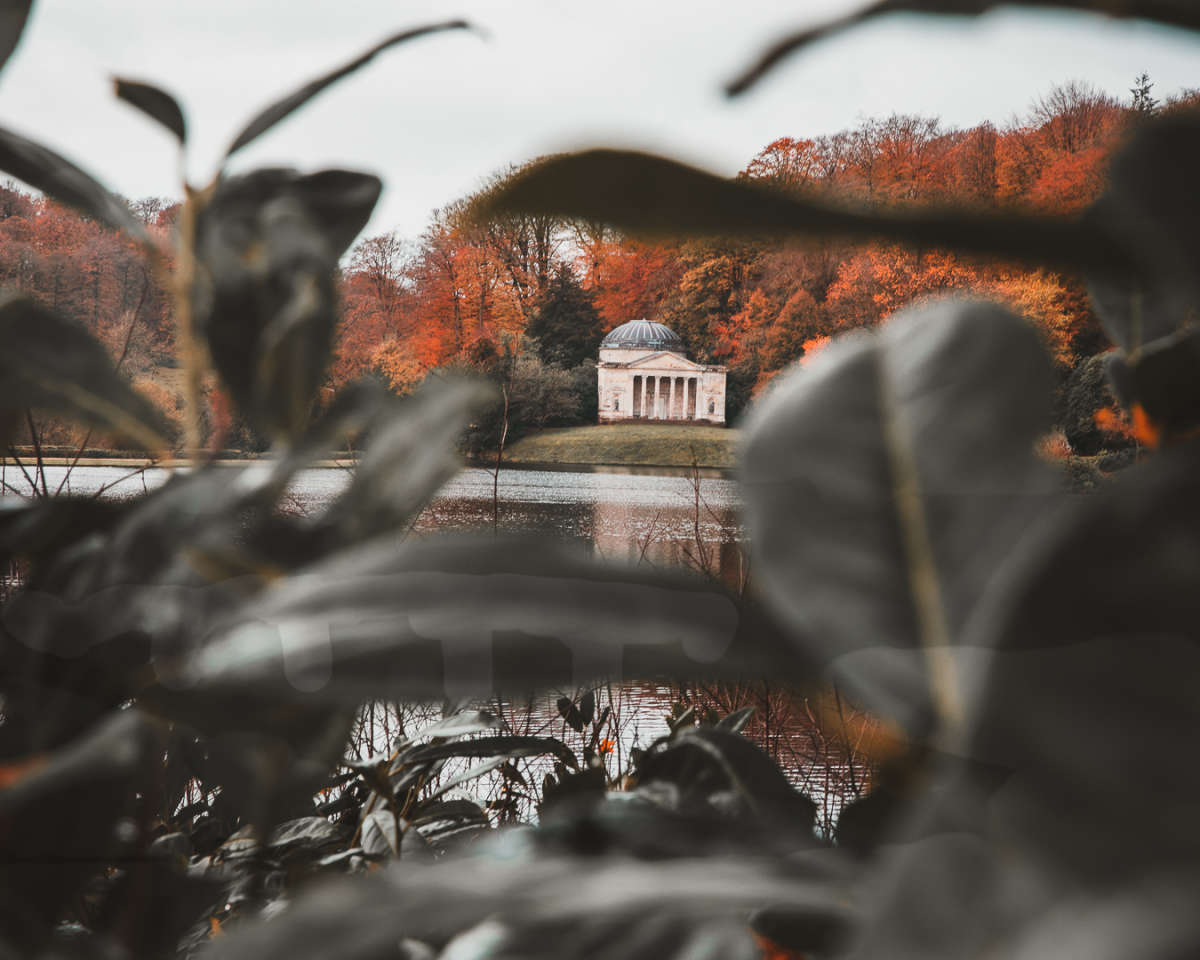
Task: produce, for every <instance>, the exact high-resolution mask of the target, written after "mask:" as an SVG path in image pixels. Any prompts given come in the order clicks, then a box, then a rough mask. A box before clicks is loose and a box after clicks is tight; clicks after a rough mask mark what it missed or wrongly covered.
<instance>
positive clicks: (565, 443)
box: [504, 424, 738, 467]
mask: <svg viewBox="0 0 1200 960" xmlns="http://www.w3.org/2000/svg"><path fill="white" fill-rule="evenodd" d="M737 442H738V431H736V430H730V429H726V428H724V427H697V426H686V427H685V426H677V425H674V426H673V425H669V424H661V425H650V424H620V425H609V424H606V425H603V426H589V427H564V428H561V429H557V430H544V431H542V432H541V433H535V434H533V435H531V436H528V437H524V438H523V439H521V440H519V441H518V442H517V443H515V444H513V445H512V446H511V447H509V448H508V449H507V450H506V451H505V452H504V459H505V460H507V461H509V462H510V463H596V464H605V463H608V464H620V465H623V466H634V465H642V466H656V467H689V466H691V464H692V457H693V455H694V456H695V458H696V461H697V462H698V463H699V464H700V466H702V467H732V466H734V464H735V453H736V451H735V448H736V446H737Z"/></svg>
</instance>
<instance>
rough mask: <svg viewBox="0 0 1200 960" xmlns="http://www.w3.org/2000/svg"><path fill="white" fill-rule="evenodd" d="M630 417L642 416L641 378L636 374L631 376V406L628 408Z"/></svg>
mask: <svg viewBox="0 0 1200 960" xmlns="http://www.w3.org/2000/svg"><path fill="white" fill-rule="evenodd" d="M629 415H630V416H631V417H640V416H641V415H642V378H641V377H640V376H638V375H637V374H636V373H635V374H634V375H633V405H632V406H631V407H630V408H629Z"/></svg>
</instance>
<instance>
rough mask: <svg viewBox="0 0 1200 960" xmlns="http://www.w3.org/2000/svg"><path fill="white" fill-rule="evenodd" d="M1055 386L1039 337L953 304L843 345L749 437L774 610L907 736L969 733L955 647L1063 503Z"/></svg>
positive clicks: (1007, 318)
mask: <svg viewBox="0 0 1200 960" xmlns="http://www.w3.org/2000/svg"><path fill="white" fill-rule="evenodd" d="M1014 370H1019V371H1020V372H1021V373H1020V375H1019V376H1013V375H1012V373H1011V371H1014ZM1053 384H1054V372H1053V368H1052V367H1051V364H1050V361H1049V358H1048V357H1047V355H1046V353H1045V351H1044V349H1043V348H1042V345H1041V343H1040V342H1039V338H1038V336H1037V334H1036V333H1035V332H1034V330H1033V328H1032V327H1031V326H1030V325H1028V324H1027V323H1025V322H1024V321H1022V320H1020V319H1019V318H1017V317H1015V316H1013V315H1012V314H1010V313H1008V312H1007V311H1006V310H1004V309H1002V308H1001V307H998V306H996V305H993V304H988V303H982V302H970V301H958V300H948V301H942V302H940V303H936V304H934V305H930V306H925V307H919V308H910V309H909V310H907V311H904V312H902V313H900V314H897V315H896V316H894V317H893V318H892V319H891V320H889V321H888V322H887V323H886V324H884V325H883V326H881V327H879V328H877V329H876V330H873V331H862V332H859V333H856V334H851V335H847V336H844V337H842V338H839V339H838V340H836V341H835V342H834V343H833V344H831V345H830V346H829V347H828V348H827V349H826V350H824V351H822V353H821V354H820V355H819V356H818V357H817V358H816V359H814V360H813V361H812V362H811V363H810V364H808V365H807V366H806V367H805V368H803V369H799V370H797V371H795V372H794V373H792V374H791V375H790V376H789V377H788V378H787V379H786V380H784V381H783V382H782V383H781V384H780V385H779V386H778V388H777V389H775V390H774V391H772V392H771V393H770V394H769V395H768V396H767V397H766V399H765V400H764V402H763V403H762V404H760V405H759V406H758V407H757V408H756V409H755V411H754V412H753V414H752V417H751V420H750V422H749V424H748V425H747V427H746V442H745V466H744V490H745V500H746V518H747V525H748V527H749V530H750V533H751V539H752V542H753V543H754V546H755V549H756V550H757V552H758V558H757V561H756V562H757V564H758V566H757V569H758V571H759V578H760V579H759V585H760V587H761V588H762V589H763V590H764V592H765V595H766V598H767V600H768V601H769V602H770V603H771V605H772V606H773V608H774V610H775V612H776V613H777V615H778V616H779V617H780V618H781V620H782V622H784V623H785V624H787V625H788V626H789V627H790V628H791V630H792V635H793V638H794V639H795V641H797V642H799V643H802V644H804V645H805V646H806V647H807V648H808V649H809V650H811V651H813V652H814V653H815V654H816V655H817V657H818V659H819V660H820V661H821V662H824V663H827V664H830V665H831V667H832V669H833V671H834V673H835V676H838V677H842V678H844V679H845V680H846V681H847V682H848V683H849V684H851V685H852V686H853V687H854V689H855V691H856V694H857V696H858V697H859V698H860V702H863V703H864V704H866V705H869V706H870V707H872V708H874V709H877V710H880V711H882V712H883V713H884V714H885V715H888V716H891V717H893V718H895V719H898V720H900V721H901V722H902V723H903V724H904V726H905V727H906V728H907V729H909V730H910V731H913V732H914V733H917V734H924V733H927V732H928V723H929V722H930V721H931V719H932V717H931V716H930V714H929V712H928V711H929V710H930V708H931V707H933V706H936V709H937V711H938V713H939V714H940V715H941V717H942V718H943V719H945V720H949V721H951V722H956V721H960V720H961V719H962V709H963V706H964V702H963V693H962V689H961V684H962V682H963V678H962V677H960V676H958V674H957V673H956V670H957V666H956V657H957V655H956V654H955V653H954V651H953V649H952V647H951V645H952V644H953V643H955V642H956V641H957V640H959V639H960V633H961V630H962V627H963V625H964V623H965V622H966V620H967V618H968V616H969V615H970V614H971V611H972V610H973V608H974V606H975V604H976V603H977V601H978V600H979V598H980V597H981V596H982V594H983V592H984V590H985V588H986V587H987V586H988V583H989V581H990V580H991V578H992V576H993V575H994V572H995V568H996V566H997V564H998V563H999V562H1000V561H1001V560H1002V559H1003V558H1004V557H1005V556H1007V555H1008V554H1009V553H1010V552H1012V551H1013V550H1014V549H1015V548H1016V546H1017V544H1018V543H1019V541H1020V540H1021V538H1022V536H1023V535H1024V534H1025V533H1026V531H1027V530H1028V529H1029V527H1030V525H1031V524H1033V523H1034V522H1035V521H1036V520H1037V519H1038V518H1039V517H1040V516H1041V515H1042V512H1043V511H1044V510H1046V509H1048V507H1049V505H1051V504H1053V503H1054V502H1055V501H1054V492H1055V491H1056V489H1057V478H1056V477H1054V475H1053V473H1052V472H1051V471H1050V468H1049V467H1047V466H1046V465H1045V464H1043V463H1041V462H1040V461H1038V460H1037V459H1036V458H1035V457H1034V454H1033V444H1034V441H1035V439H1036V438H1037V437H1038V436H1039V435H1040V434H1041V433H1043V432H1044V431H1045V430H1047V429H1048V428H1049V426H1050V422H1051V391H1052V388H1053ZM931 687H932V689H931ZM931 696H932V698H933V699H932V701H931V699H930V697H931Z"/></svg>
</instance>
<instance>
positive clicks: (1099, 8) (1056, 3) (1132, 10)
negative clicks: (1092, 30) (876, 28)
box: [725, 0, 1200, 96]
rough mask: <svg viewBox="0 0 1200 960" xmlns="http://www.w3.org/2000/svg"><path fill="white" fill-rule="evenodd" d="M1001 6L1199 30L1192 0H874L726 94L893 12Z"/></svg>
mask: <svg viewBox="0 0 1200 960" xmlns="http://www.w3.org/2000/svg"><path fill="white" fill-rule="evenodd" d="M1000 7H1028V8H1043V9H1060V10H1079V11H1084V12H1089V11H1095V12H1098V13H1105V14H1108V15H1109V16H1111V17H1121V18H1128V17H1132V18H1137V19H1141V20H1156V21H1158V22H1160V23H1167V24H1171V25H1172V26H1176V27H1188V28H1190V29H1193V30H1197V29H1200V10H1198V9H1197V7H1196V5H1195V4H1194V3H1192V2H1191V0H949V2H948V0H877V2H876V3H872V4H869V5H868V6H865V7H863V8H862V9H860V10H857V11H855V12H853V13H849V14H846V15H845V16H842V17H839V18H837V19H836V20H831V21H828V22H825V23H820V24H818V25H817V26H815V27H809V28H806V29H804V30H801V31H799V32H797V33H793V34H789V35H788V36H786V37H784V38H783V39H781V40H778V41H776V42H775V43H773V44H771V46H769V47H768V48H767V49H766V50H765V51H764V52H763V53H762V54H761V55H760V56H759V58H758V59H757V60H756V61H755V62H754V64H753V65H752V66H750V67H749V68H748V69H746V70H745V71H744V72H742V73H741V74H739V75H738V76H737V77H736V78H735V79H734V80H731V81H730V82H729V84H728V85H727V86H726V88H725V90H726V92H727V93H728V94H730V95H731V96H736V95H738V94H741V93H745V92H746V91H747V90H748V89H750V87H752V86H754V85H755V84H756V83H757V82H758V81H759V80H761V79H762V77H763V76H764V75H765V74H767V73H769V72H770V71H771V70H772V69H773V68H774V67H775V66H777V65H778V64H779V63H780V61H782V60H783V59H785V58H786V57H787V56H789V55H790V54H792V53H796V52H797V51H799V50H801V49H803V48H804V47H807V46H809V45H811V44H813V43H816V42H818V41H820V40H824V39H825V38H827V37H830V36H834V35H836V34H839V33H841V32H842V31H844V30H848V29H850V28H852V27H856V26H858V25H859V24H862V23H866V22H868V21H870V20H874V19H876V18H877V17H884V16H888V15H891V14H897V13H929V14H938V15H943V16H946V15H949V16H965V17H977V16H980V15H982V14H985V13H988V12H990V11H992V10H995V9H998V8H1000Z"/></svg>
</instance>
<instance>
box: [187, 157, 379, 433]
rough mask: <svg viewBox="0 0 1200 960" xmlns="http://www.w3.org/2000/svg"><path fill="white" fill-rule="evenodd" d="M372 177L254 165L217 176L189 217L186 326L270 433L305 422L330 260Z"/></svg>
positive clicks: (331, 280) (366, 207)
mask: <svg viewBox="0 0 1200 960" xmlns="http://www.w3.org/2000/svg"><path fill="white" fill-rule="evenodd" d="M380 189H381V184H380V181H379V179H378V178H377V177H374V176H371V175H369V174H360V173H351V172H349V171H335V170H327V171H323V172H321V173H316V174H311V175H308V176H302V175H300V174H299V173H297V172H295V171H293V170H258V171H255V172H253V173H250V174H247V175H245V176H241V177H234V178H231V179H228V180H223V181H222V182H221V184H220V186H219V187H218V189H217V190H216V192H215V193H214V195H213V197H212V199H211V201H209V203H207V204H206V205H205V206H204V207H203V208H202V209H201V211H200V213H199V215H198V217H197V221H196V255H197V259H198V262H199V268H200V269H199V271H198V275H197V280H196V286H195V291H194V298H195V299H194V306H195V317H196V328H197V330H198V331H199V332H200V334H201V335H202V336H203V337H204V339H205V340H206V342H207V343H208V347H209V352H210V353H211V355H212V359H213V363H214V365H215V366H216V368H217V372H218V373H219V374H220V375H221V379H222V380H223V381H224V383H225V385H226V386H227V387H228V388H229V390H230V392H231V393H232V394H233V397H234V400H236V401H237V403H238V405H239V406H240V407H241V409H242V410H243V411H244V412H245V413H246V414H247V415H248V416H249V417H250V419H251V420H252V422H253V423H254V424H255V425H257V426H258V427H259V428H260V429H261V430H263V431H264V432H266V433H268V434H270V435H272V436H281V435H282V436H287V437H294V436H296V435H297V434H298V433H299V432H300V431H301V430H302V428H303V427H304V425H305V424H306V423H307V421H308V418H309V415H310V413H311V407H312V401H313V397H314V395H315V393H316V390H317V388H318V386H319V385H320V383H321V379H322V377H323V375H324V372H325V368H326V365H327V363H328V360H329V353H330V348H331V344H332V341H333V331H334V327H335V325H336V321H337V303H336V294H335V277H336V271H337V263H338V257H340V256H341V254H342V252H343V251H344V250H345V248H346V246H347V245H348V244H349V243H350V242H351V241H352V240H353V238H354V236H355V235H356V234H357V233H358V231H359V230H361V229H362V227H363V226H364V224H365V223H366V222H367V219H368V218H369V217H370V215H371V210H372V209H373V208H374V205H375V201H376V200H377V199H378V197H379V191H380Z"/></svg>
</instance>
